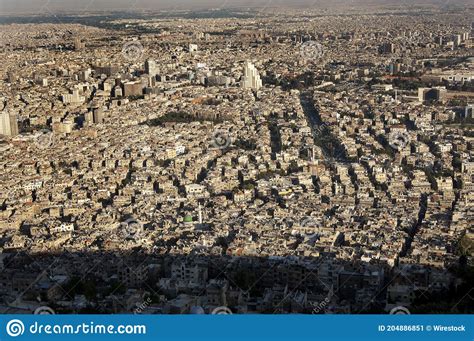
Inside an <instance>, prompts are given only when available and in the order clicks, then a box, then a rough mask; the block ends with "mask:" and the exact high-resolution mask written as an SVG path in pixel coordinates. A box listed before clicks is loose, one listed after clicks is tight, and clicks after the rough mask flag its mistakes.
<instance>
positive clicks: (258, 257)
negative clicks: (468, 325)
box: [0, 4, 474, 314]
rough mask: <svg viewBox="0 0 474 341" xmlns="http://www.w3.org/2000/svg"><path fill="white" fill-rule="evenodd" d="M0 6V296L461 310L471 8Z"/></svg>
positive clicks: (467, 244) (242, 309)
mask: <svg viewBox="0 0 474 341" xmlns="http://www.w3.org/2000/svg"><path fill="white" fill-rule="evenodd" d="M43 10H44V11H43V12H39V14H37V15H36V16H17V17H12V16H11V17H8V18H7V17H1V16H0V45H1V49H0V62H1V64H2V67H1V70H0V97H1V103H0V106H1V108H2V112H1V116H0V135H1V141H0V154H1V158H0V270H1V271H0V311H1V312H2V313H8V314H16V313H20V314H21V313H25V314H31V313H38V314H50V313H56V314H60V313H99V314H101V313H102V314H106V313H132V314H133V313H135V314H212V313H213V314H295V313H303V314H347V313H354V314H367V313H376V314H388V313H393V314H404V313H411V314H417V313H448V314H455V313H460V314H467V313H473V307H474V288H473V283H474V271H473V270H474V269H473V266H474V265H473V253H474V224H473V222H474V200H473V199H474V153H473V146H474V130H473V124H474V115H473V109H474V38H473V37H474V22H473V18H474V15H473V14H474V7H473V6H472V4H471V7H463V8H462V9H461V8H458V7H456V6H452V7H449V6H447V7H446V8H444V7H443V8H440V7H439V6H428V5H427V6H421V7H416V8H415V7H410V6H405V5H404V4H399V5H397V6H390V5H384V6H382V5H380V6H368V7H366V8H354V7H350V8H345V7H343V6H342V5H341V7H340V8H339V7H337V6H336V7H335V8H332V9H324V10H321V9H314V10H313V9H312V8H306V9H301V8H285V9H283V8H281V7H272V6H268V7H264V8H256V9H247V8H231V6H230V5H229V6H227V7H226V8H217V9H213V10H202V11H193V12H189V11H178V10H176V11H170V12H165V11H157V12H153V11H140V12H127V13H119V12H117V13H115V12H114V13H111V14H107V15H105V14H100V15H99V14H94V13H93V12H92V9H89V11H88V12H84V13H81V14H80V15H77V16H75V15H72V14H57V15H56V14H54V15H53V14H48V13H49V12H48V11H46V10H47V8H46V9H45V8H43Z"/></svg>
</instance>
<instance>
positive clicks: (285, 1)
mask: <svg viewBox="0 0 474 341" xmlns="http://www.w3.org/2000/svg"><path fill="white" fill-rule="evenodd" d="M334 2H337V3H342V2H346V3H348V4H355V3H361V2H369V3H377V2H378V3H387V2H391V3H395V4H397V3H398V4H403V3H410V2H416V3H436V4H441V5H443V4H453V3H469V2H470V0H336V1H334V0H0V14H6V13H12V12H17V13H18V12H28V13H41V12H44V11H46V10H48V11H52V12H55V11H84V10H88V11H95V10H96V11H104V10H133V9H135V10H139V9H170V8H173V9H193V8H213V7H214V8H226V7H227V8H229V7H241V6H244V7H253V6H256V7H257V6H258V7H260V6H270V7H272V6H273V7H284V6H307V5H325V7H330V6H331V4H334Z"/></svg>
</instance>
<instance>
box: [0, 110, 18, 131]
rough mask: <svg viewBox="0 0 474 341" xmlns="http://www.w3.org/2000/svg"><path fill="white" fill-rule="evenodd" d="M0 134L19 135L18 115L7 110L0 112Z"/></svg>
mask: <svg viewBox="0 0 474 341" xmlns="http://www.w3.org/2000/svg"><path fill="white" fill-rule="evenodd" d="M0 135H5V136H16V135H18V115H17V114H14V113H10V112H8V111H7V110H4V111H2V113H1V114H0Z"/></svg>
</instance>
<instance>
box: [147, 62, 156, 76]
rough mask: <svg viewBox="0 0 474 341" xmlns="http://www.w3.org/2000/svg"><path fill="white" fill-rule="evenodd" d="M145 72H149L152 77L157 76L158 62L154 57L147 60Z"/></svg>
mask: <svg viewBox="0 0 474 341" xmlns="http://www.w3.org/2000/svg"><path fill="white" fill-rule="evenodd" d="M145 73H147V74H148V75H150V76H151V77H155V76H156V75H157V74H158V69H157V68H156V62H155V61H154V60H153V59H147V60H146V61H145Z"/></svg>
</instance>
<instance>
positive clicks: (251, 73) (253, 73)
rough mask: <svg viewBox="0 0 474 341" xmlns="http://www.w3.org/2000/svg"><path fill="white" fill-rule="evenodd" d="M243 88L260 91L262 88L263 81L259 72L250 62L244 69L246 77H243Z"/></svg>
mask: <svg viewBox="0 0 474 341" xmlns="http://www.w3.org/2000/svg"><path fill="white" fill-rule="evenodd" d="M241 86H242V88H244V89H252V90H255V91H258V90H259V89H260V88H261V87H262V79H261V78H260V74H259V73H258V70H257V69H256V68H255V65H253V64H252V63H250V62H247V63H246V64H245V67H244V75H243V76H242V80H241Z"/></svg>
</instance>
